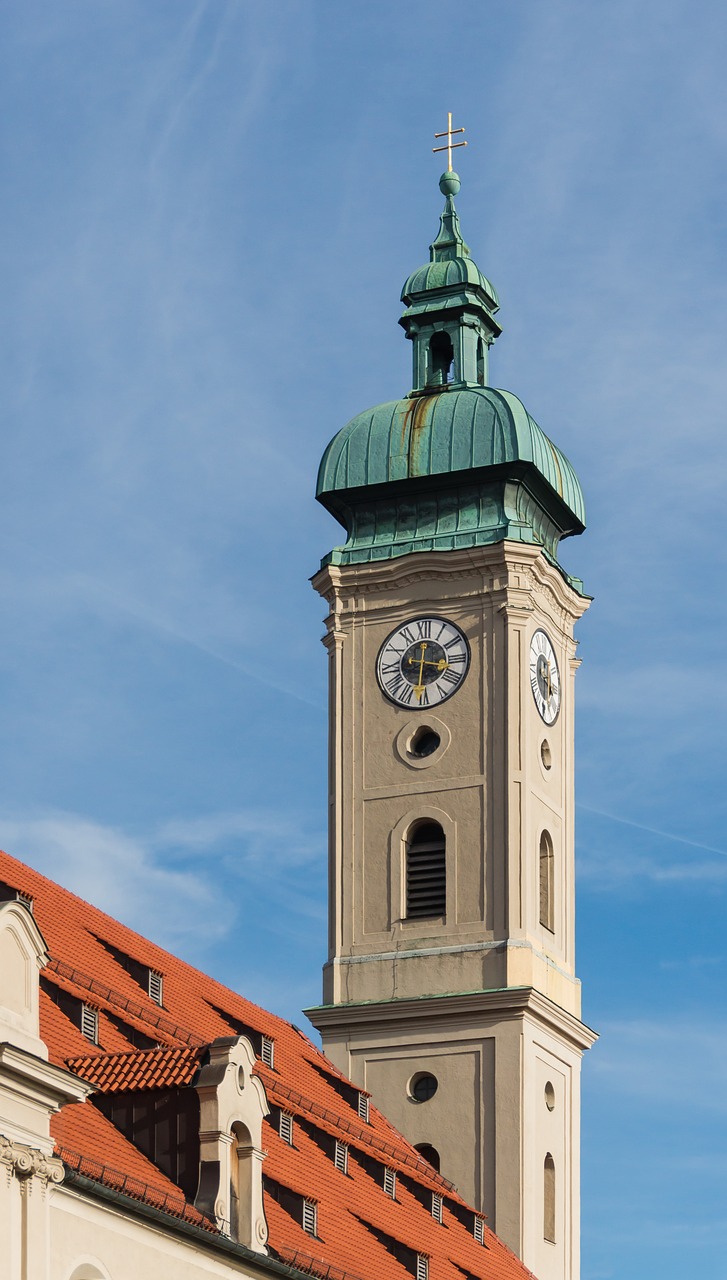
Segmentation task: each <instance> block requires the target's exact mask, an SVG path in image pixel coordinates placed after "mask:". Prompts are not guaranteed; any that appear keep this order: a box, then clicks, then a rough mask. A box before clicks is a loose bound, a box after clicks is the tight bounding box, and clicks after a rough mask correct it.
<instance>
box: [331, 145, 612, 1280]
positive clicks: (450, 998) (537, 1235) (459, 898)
mask: <svg viewBox="0 0 727 1280" xmlns="http://www.w3.org/2000/svg"><path fill="white" fill-rule="evenodd" d="M450 141H451V139H450ZM459 188H460V180H459V178H458V177H457V174H456V173H454V172H452V171H451V169H450V170H448V171H447V172H446V173H445V174H443V176H442V178H441V180H440V189H441V191H442V193H443V195H444V197H445V207H444V212H443V213H442V215H441V219H440V227H439V232H438V234H437V236H436V239H435V240H434V243H433V244H432V245H431V248H430V261H429V262H428V263H427V264H426V265H425V266H423V267H420V268H419V269H418V270H416V271H415V272H414V273H413V274H412V275H411V276H410V277H409V278H408V280H407V281H406V283H405V285H404V289H403V292H402V302H403V303H404V306H405V311H404V314H403V315H402V317H401V320H400V323H401V325H402V326H403V328H404V330H405V332H406V336H407V338H409V339H410V341H411V343H412V353H413V387H412V390H411V391H410V392H409V394H408V395H406V396H405V397H404V398H403V399H401V400H394V401H390V402H388V403H386V404H380V405H377V406H376V407H375V408H373V409H369V410H367V411H366V412H364V413H360V414H359V415H358V416H357V417H355V418H353V419H352V421H351V422H349V424H348V425H347V426H346V427H344V428H343V430H342V431H340V432H339V434H338V435H337V436H336V437H335V438H334V439H333V440H332V441H331V443H330V444H329V446H328V448H327V449H326V452H325V454H324V456H323V460H322V462H321V467H320V472H319V477H318V491H317V496H318V498H319V500H320V501H321V502H322V503H323V505H324V506H325V507H326V508H327V509H328V510H329V511H330V512H331V513H332V514H333V515H334V516H335V517H336V519H337V520H339V521H340V523H341V524H342V525H343V526H344V528H345V531H346V535H347V536H346V541H345V543H344V544H343V545H342V546H340V547H337V548H336V549H335V550H333V551H332V552H331V553H330V554H329V555H328V556H326V558H325V559H324V561H323V564H322V567H321V569H320V571H319V572H318V573H317V574H316V576H315V577H314V579H313V583H314V586H315V587H316V589H317V590H318V591H319V592H320V594H321V595H322V596H323V597H324V599H325V600H326V602H327V605H328V609H329V613H328V619H327V633H326V636H325V640H324V643H325V645H326V648H327V650H328V656H329V673H330V685H329V688H330V695H329V697H330V700H329V716H330V747H329V831H330V861H329V955H328V961H327V963H326V965H325V968H324V979H323V1003H322V1004H321V1005H320V1006H319V1007H317V1008H315V1009H311V1010H309V1011H308V1015H309V1017H310V1018H311V1020H312V1022H313V1023H314V1025H315V1026H316V1027H317V1028H318V1029H319V1030H320V1032H321V1035H322V1038H323V1045H324V1048H325V1051H326V1053H327V1054H328V1056H329V1057H330V1058H332V1060H333V1061H334V1062H335V1063H336V1064H337V1065H338V1066H339V1068H340V1069H341V1070H342V1071H344V1072H345V1073H346V1074H347V1075H348V1076H350V1077H351V1078H352V1079H353V1080H354V1081H356V1082H357V1083H358V1084H359V1085H360V1086H361V1088H362V1089H364V1090H367V1091H369V1092H370V1093H371V1094H372V1096H373V1098H374V1101H375V1102H376V1104H377V1105H378V1106H379V1107H380V1108H381V1109H382V1110H383V1111H384V1112H385V1114H386V1115H387V1116H388V1117H389V1118H390V1119H391V1120H392V1122H393V1123H394V1124H395V1125H396V1126H397V1127H398V1128H399V1129H401V1131H402V1132H403V1133H405V1134H406V1135H407V1137H408V1138H409V1139H410V1140H411V1141H412V1142H413V1143H414V1144H415V1145H416V1146H417V1147H418V1148H419V1150H420V1151H421V1153H422V1156H423V1158H426V1159H428V1160H430V1161H431V1162H433V1163H435V1164H437V1165H438V1167H440V1169H441V1172H442V1174H444V1175H445V1176H446V1177H448V1178H450V1179H451V1180H452V1181H453V1182H454V1183H455V1184H456V1185H457V1187H458V1188H459V1190H460V1191H461V1192H462V1194H463V1195H465V1196H466V1197H467V1198H468V1199H469V1200H470V1201H471V1203H473V1204H475V1205H477V1206H478V1207H479V1208H481V1209H482V1210H484V1212H485V1213H486V1214H487V1215H488V1218H489V1222H490V1225H491V1226H492V1227H493V1228H494V1230H495V1231H496V1232H497V1233H498V1235H499V1236H500V1237H501V1238H502V1239H503V1240H505V1241H506V1243H508V1244H509V1245H510V1247H511V1248H512V1249H513V1250H514V1251H515V1252H516V1253H517V1254H518V1255H519V1256H520V1257H521V1258H522V1259H523V1261H524V1262H525V1263H526V1264H527V1266H529V1267H530V1268H531V1269H532V1270H533V1271H534V1272H535V1274H536V1275H537V1276H538V1278H539V1280H577V1277H578V1274H579V1117H580V1094H579V1079H580V1061H581V1056H582V1053H583V1051H584V1049H586V1048H588V1047H589V1046H590V1045H591V1044H592V1043H593V1041H594V1039H595V1036H594V1034H593V1032H591V1031H590V1030H589V1029H588V1028H587V1027H586V1026H585V1025H584V1024H583V1023H582V1022H581V1020H580V984H579V982H578V980H577V978H576V975H575V956H574V923H575V922H574V910H575V886H574V832H573V827H574V804H573V772H574V769H573V765H574V761H573V705H574V681H575V674H576V668H577V666H578V660H577V659H576V645H575V640H574V638H573V629H574V626H575V623H576V622H577V620H578V619H579V618H580V616H581V615H582V613H583V612H584V611H585V609H586V608H587V605H588V597H587V596H586V595H585V594H584V591H583V584H582V583H581V582H580V580H579V579H576V578H573V577H571V576H569V575H568V574H567V573H566V572H565V570H564V569H563V568H562V567H561V566H560V564H559V562H558V544H559V542H560V539H561V538H563V537H567V536H569V535H571V534H577V533H581V532H582V531H583V529H584V520H585V513H584V505H583V496H582V493H581V488H580V485H579V483H578V480H577V478H576V475H575V472H574V470H573V468H572V466H571V464H570V463H569V462H568V460H567V458H566V457H565V456H564V455H563V453H561V451H560V450H559V449H558V448H557V446H556V445H555V444H553V443H552V441H551V440H550V439H549V438H548V437H547V436H546V435H545V433H544V432H543V431H542V430H541V429H540V427H539V426H538V425H537V423H536V422H535V421H534V420H533V418H531V416H530V414H529V413H528V412H527V410H526V409H525V408H524V406H523V405H522V404H521V402H520V401H519V400H518V399H517V397H516V396H514V395H512V394H511V393H510V392H507V391H497V390H495V389H494V388H493V387H492V386H491V385H490V383H489V376H488V356H489V348H490V346H491V345H492V343H493V342H494V340H495V339H496V338H497V336H498V335H499V333H500V325H499V323H498V321H497V319H496V316H497V312H498V306H499V304H498V298H497V294H496V292H495V289H494V288H493V286H492V284H491V283H490V281H489V280H488V279H487V278H486V277H485V276H484V275H483V273H482V272H481V271H480V270H479V268H478V267H477V266H476V265H475V263H474V261H473V259H472V257H471V256H470V251H469V249H468V247H467V245H466V244H465V242H464V240H463V238H462V234H461V231H460V225H459V219H458V215H457V212H456V209H455V205H454V197H455V195H456V194H457V193H458V191H459Z"/></svg>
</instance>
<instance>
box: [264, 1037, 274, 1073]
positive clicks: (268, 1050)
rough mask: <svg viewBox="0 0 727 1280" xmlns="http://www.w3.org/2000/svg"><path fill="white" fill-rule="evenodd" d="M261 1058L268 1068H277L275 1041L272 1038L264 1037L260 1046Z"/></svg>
mask: <svg viewBox="0 0 727 1280" xmlns="http://www.w3.org/2000/svg"><path fill="white" fill-rule="evenodd" d="M260 1057H261V1058H262V1060H263V1062H264V1063H265V1066H266V1067H274V1066H275V1041H274V1040H271V1039H270V1036H263V1037H262V1041H261V1044H260Z"/></svg>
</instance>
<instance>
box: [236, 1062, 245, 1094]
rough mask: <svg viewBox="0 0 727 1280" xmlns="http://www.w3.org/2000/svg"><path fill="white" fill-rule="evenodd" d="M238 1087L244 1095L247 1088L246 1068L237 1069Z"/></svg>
mask: <svg viewBox="0 0 727 1280" xmlns="http://www.w3.org/2000/svg"><path fill="white" fill-rule="evenodd" d="M237 1087H238V1089H239V1091H240V1093H242V1091H243V1089H244V1088H245V1068H244V1067H238V1068H237Z"/></svg>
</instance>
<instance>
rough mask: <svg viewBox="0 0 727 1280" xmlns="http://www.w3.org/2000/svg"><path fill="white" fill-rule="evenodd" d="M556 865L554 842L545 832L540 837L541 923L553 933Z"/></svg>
mask: <svg viewBox="0 0 727 1280" xmlns="http://www.w3.org/2000/svg"><path fill="white" fill-rule="evenodd" d="M554 863H555V856H554V854H553V841H552V840H551V838H550V836H549V834H548V832H547V831H544V832H543V833H542V835H541V837H540V923H541V924H542V925H543V927H544V928H545V929H549V930H550V932H551V933H554V932H555V923H554V920H555V915H554V903H553V898H554V892H553V888H554V884H553V880H554Z"/></svg>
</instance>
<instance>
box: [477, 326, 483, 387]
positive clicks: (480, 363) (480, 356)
mask: <svg viewBox="0 0 727 1280" xmlns="http://www.w3.org/2000/svg"><path fill="white" fill-rule="evenodd" d="M477 381H478V382H479V384H480V386H481V387H484V385H485V344H484V342H483V341H482V338H478V339H477Z"/></svg>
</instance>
